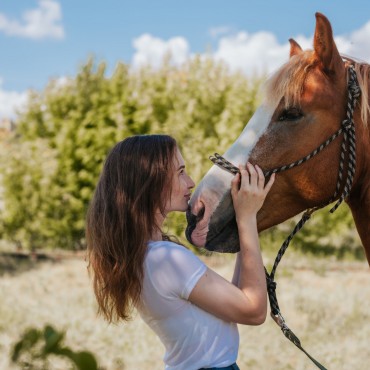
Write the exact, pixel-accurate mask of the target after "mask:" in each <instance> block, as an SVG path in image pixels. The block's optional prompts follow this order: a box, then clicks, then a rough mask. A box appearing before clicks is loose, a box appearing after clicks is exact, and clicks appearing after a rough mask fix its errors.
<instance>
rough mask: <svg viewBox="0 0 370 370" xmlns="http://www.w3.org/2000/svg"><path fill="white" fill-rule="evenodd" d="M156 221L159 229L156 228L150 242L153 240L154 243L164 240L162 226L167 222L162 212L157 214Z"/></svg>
mask: <svg viewBox="0 0 370 370" xmlns="http://www.w3.org/2000/svg"><path fill="white" fill-rule="evenodd" d="M155 219H156V224H157V226H158V227H156V228H155V230H153V232H152V235H151V238H150V240H153V241H159V240H163V239H162V225H163V222H164V220H165V216H163V215H162V213H161V212H157V213H156V215H155Z"/></svg>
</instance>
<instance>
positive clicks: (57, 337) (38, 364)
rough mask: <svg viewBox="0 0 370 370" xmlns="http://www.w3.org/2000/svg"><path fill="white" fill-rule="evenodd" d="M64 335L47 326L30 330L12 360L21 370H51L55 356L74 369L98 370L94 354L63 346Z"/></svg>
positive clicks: (18, 344) (14, 349)
mask: <svg viewBox="0 0 370 370" xmlns="http://www.w3.org/2000/svg"><path fill="white" fill-rule="evenodd" d="M63 339H64V333H63V332H60V331H57V330H55V329H54V328H53V327H52V326H49V325H46V326H45V327H44V329H43V330H38V329H34V328H32V329H28V330H27V331H26V332H25V333H24V334H23V336H22V338H21V340H20V341H19V342H17V343H16V344H15V345H14V348H13V353H12V356H11V359H12V361H13V362H14V363H16V364H18V365H19V366H20V368H21V369H27V370H44V369H45V370H46V369H50V368H51V367H50V361H51V360H52V358H53V357H54V356H58V357H61V358H63V359H66V360H68V362H70V363H72V366H73V367H72V368H73V369H78V370H98V365H97V362H96V359H95V357H94V356H93V354H91V353H90V352H87V351H81V352H75V351H73V350H71V349H70V348H69V347H66V346H64V345H63Z"/></svg>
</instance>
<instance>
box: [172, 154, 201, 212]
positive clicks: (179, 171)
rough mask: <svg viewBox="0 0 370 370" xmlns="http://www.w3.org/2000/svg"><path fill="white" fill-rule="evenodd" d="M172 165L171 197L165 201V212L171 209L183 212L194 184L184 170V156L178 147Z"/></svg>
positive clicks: (186, 207)
mask: <svg viewBox="0 0 370 370" xmlns="http://www.w3.org/2000/svg"><path fill="white" fill-rule="evenodd" d="M173 166H174V167H173V168H174V172H173V177H172V185H171V198H170V199H169V200H168V201H167V203H166V208H165V212H166V214H167V213H169V212H172V211H182V212H185V211H186V210H187V209H188V202H189V200H190V196H191V189H193V188H194V186H195V184H194V181H193V180H192V179H191V178H190V176H188V174H187V173H186V171H185V162H184V158H183V157H182V155H181V153H180V151H179V150H178V149H176V151H175V157H174V161H173Z"/></svg>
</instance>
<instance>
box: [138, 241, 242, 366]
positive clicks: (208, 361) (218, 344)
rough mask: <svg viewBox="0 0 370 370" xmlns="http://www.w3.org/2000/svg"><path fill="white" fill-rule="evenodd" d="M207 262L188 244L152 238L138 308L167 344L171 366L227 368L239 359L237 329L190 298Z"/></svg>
mask: <svg viewBox="0 0 370 370" xmlns="http://www.w3.org/2000/svg"><path fill="white" fill-rule="evenodd" d="M206 270H207V267H206V265H205V264H204V263H203V262H202V261H201V260H200V259H199V258H198V257H197V256H195V255H194V253H192V252H191V251H189V250H187V249H186V248H185V247H183V246H181V245H178V244H175V243H173V242H169V241H158V242H149V243H148V251H147V254H146V257H145V261H144V281H143V289H142V294H141V303H140V304H139V306H138V307H137V308H138V311H139V313H140V315H141V317H142V318H143V320H144V321H145V322H146V323H147V324H148V325H149V326H150V328H151V329H152V330H153V331H154V332H155V333H156V334H157V335H158V337H159V338H160V340H161V341H162V343H163V344H164V346H165V348H166V353H165V356H164V363H165V365H166V366H165V369H167V370H196V369H199V368H202V367H225V366H228V365H231V364H233V363H234V362H236V358H237V355H238V347H239V333H238V328H237V325H236V324H235V323H230V322H225V321H223V320H221V319H218V318H217V317H215V316H213V315H211V314H209V313H208V312H206V311H204V310H202V309H200V308H199V307H197V306H196V305H193V304H192V303H191V302H190V301H188V298H189V295H190V293H191V291H192V290H193V288H194V286H195V284H196V283H197V282H198V280H199V278H200V277H201V276H202V275H203V274H204V273H205V271H206Z"/></svg>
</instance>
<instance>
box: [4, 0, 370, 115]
mask: <svg viewBox="0 0 370 370" xmlns="http://www.w3.org/2000/svg"><path fill="white" fill-rule="evenodd" d="M352 4H353V6H351V5H352ZM317 11H318V12H321V13H323V14H324V15H325V16H326V17H327V18H328V19H329V21H330V22H331V24H332V28H333V32H334V36H335V41H336V43H337V47H338V50H339V52H340V53H342V54H345V55H349V56H352V57H356V58H358V59H361V60H364V61H366V62H370V1H369V0H356V1H353V2H347V1H339V0H326V1H323V0H305V1H299V0H279V1H277V0H254V1H249V0H228V1H225V0H223V1H221V0H187V1H175V0H152V1H149V0H146V1H144V0H134V1H127V0H104V1H93V0H89V1H88V0H0V119H1V118H4V117H8V118H16V111H17V109H21V108H22V106H24V104H26V101H27V94H28V91H29V90H30V89H32V90H37V91H42V90H43V89H44V88H45V86H46V85H47V83H48V81H49V80H50V79H58V80H60V81H61V82H62V81H63V80H65V78H66V77H73V76H75V75H76V74H77V72H78V70H79V67H80V66H81V65H83V64H84V63H86V61H87V60H88V58H89V57H91V56H94V57H95V60H96V61H97V62H99V61H106V62H107V64H108V72H109V71H113V70H114V67H115V65H116V64H117V62H119V61H120V62H125V63H128V64H130V66H131V68H133V69H135V68H140V66H143V65H146V64H150V65H152V66H153V67H157V66H159V65H160V63H161V61H162V59H163V57H164V55H166V54H168V52H170V53H171V55H172V63H174V64H176V65H181V63H184V62H185V61H186V60H188V59H189V58H192V57H194V55H197V54H198V55H199V54H201V55H202V54H207V55H208V56H210V57H211V58H214V59H215V60H223V61H224V62H225V63H226V64H227V65H229V67H230V69H231V70H241V71H243V72H244V73H245V74H246V75H248V76H250V75H255V74H262V73H271V72H273V71H274V70H276V69H277V68H278V67H279V66H280V65H282V64H283V63H285V62H286V61H287V60H288V56H289V43H288V40H289V38H294V39H295V40H296V41H298V42H299V43H300V45H301V46H302V47H303V48H304V49H306V48H312V37H313V33H314V29H315V13H316V12H317Z"/></svg>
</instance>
